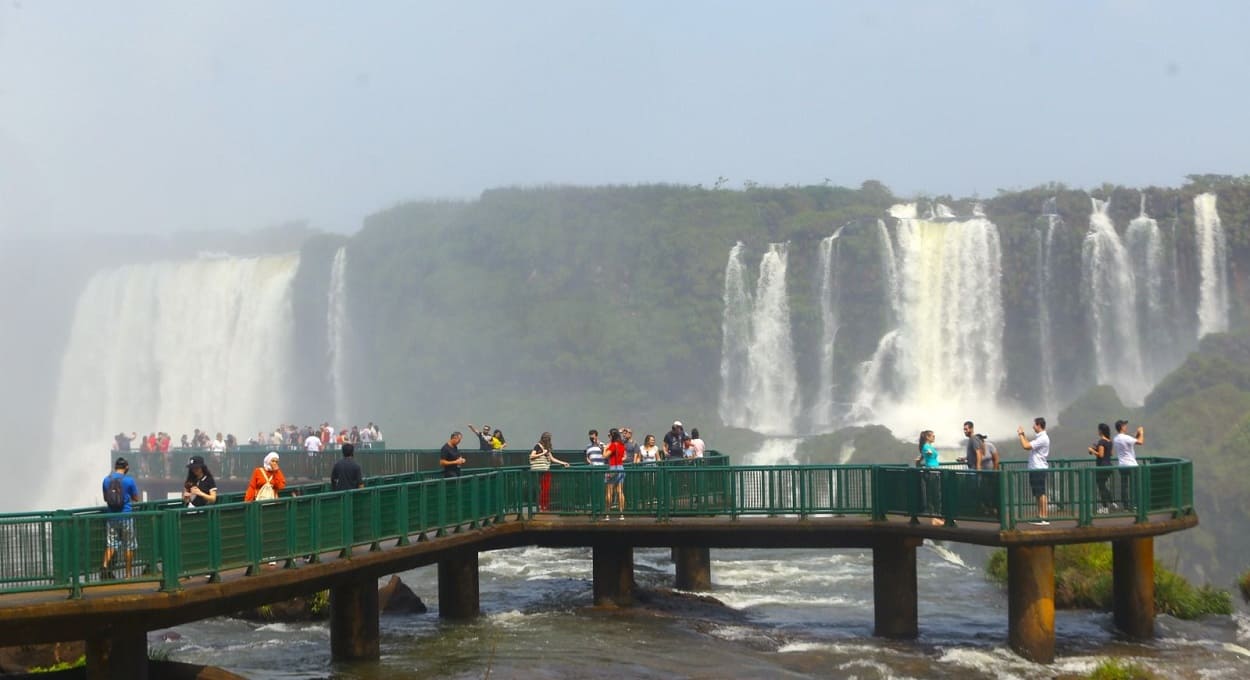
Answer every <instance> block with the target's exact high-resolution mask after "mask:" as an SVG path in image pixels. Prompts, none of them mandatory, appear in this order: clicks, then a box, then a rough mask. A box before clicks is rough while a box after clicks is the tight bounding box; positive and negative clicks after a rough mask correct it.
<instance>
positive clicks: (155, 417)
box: [36, 254, 299, 507]
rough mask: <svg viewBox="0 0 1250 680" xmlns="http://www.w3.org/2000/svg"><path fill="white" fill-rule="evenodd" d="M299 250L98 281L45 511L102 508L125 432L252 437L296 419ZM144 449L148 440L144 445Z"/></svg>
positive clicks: (80, 337) (73, 334)
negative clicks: (109, 464)
mask: <svg viewBox="0 0 1250 680" xmlns="http://www.w3.org/2000/svg"><path fill="white" fill-rule="evenodd" d="M298 265H299V257H298V255H294V254H292V255H283V256H273V257H254V258H211V259H209V258H202V259H198V260H193V261H184V262H161V263H155V264H142V265H129V266H124V267H120V268H117V269H112V270H107V271H102V272H100V273H98V274H96V275H95V276H93V277H92V278H91V279H90V280H89V281H88V282H87V284H86V286H85V288H84V289H83V292H82V293H81V295H80V296H79V298H78V303H77V307H76V311H75V315H74V321H73V326H72V329H71V331H70V338H69V343H68V345H67V347H66V350H65V354H64V355H63V357H62V360H61V374H60V383H59V388H58V394H57V404H56V410H55V414H56V416H55V420H54V421H53V422H54V423H56V427H57V430H56V432H55V433H54V435H53V449H52V451H53V452H54V453H53V455H55V456H57V457H58V464H57V465H55V466H48V467H47V468H42V469H43V471H44V472H46V473H47V476H45V477H42V478H41V479H40V480H39V482H38V483H40V484H42V486H43V493H42V498H41V499H40V500H39V501H38V503H37V505H36V507H70V506H76V505H83V504H87V505H99V503H100V479H101V478H103V476H104V474H105V473H106V472H107V470H104V469H102V468H103V464H104V455H103V453H102V452H103V451H106V450H107V447H108V446H109V445H110V444H111V442H112V439H113V435H115V434H117V433H118V432H127V433H129V432H131V431H136V432H139V433H140V434H146V433H148V432H152V431H165V432H168V433H170V435H172V436H173V438H174V441H175V443H176V442H177V441H178V438H179V436H180V435H181V434H183V433H187V434H189V433H191V431H192V430H193V429H194V428H196V427H199V428H204V429H206V430H208V431H209V432H211V433H214V434H215V433H216V432H217V431H221V432H233V433H234V434H236V435H238V436H240V437H241V438H242V439H244V440H246V439H247V437H248V436H249V435H250V434H251V433H255V432H257V431H258V430H262V429H271V428H273V427H274V426H275V425H277V424H278V423H280V422H284V419H286V418H290V417H291V414H290V412H289V411H288V405H287V404H288V402H287V397H286V395H287V393H288V390H289V385H290V382H291V381H290V376H291V370H290V368H289V363H290V355H291V348H292V343H293V340H294V338H293V312H292V303H291V283H292V280H293V279H294V277H295V272H296V269H297V268H298ZM136 445H137V443H136Z"/></svg>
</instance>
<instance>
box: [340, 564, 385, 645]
mask: <svg viewBox="0 0 1250 680" xmlns="http://www.w3.org/2000/svg"><path fill="white" fill-rule="evenodd" d="M380 640H381V637H380V635H379V633H378V580H377V579H376V578H354V579H352V580H350V581H347V582H346V583H341V584H339V585H337V586H334V587H333V588H331V589H330V658H332V659H334V660H335V661H356V660H369V659H377V658H378V657H379V656H381V648H380Z"/></svg>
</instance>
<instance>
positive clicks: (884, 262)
mask: <svg viewBox="0 0 1250 680" xmlns="http://www.w3.org/2000/svg"><path fill="white" fill-rule="evenodd" d="M877 237H878V238H879V239H880V241H881V271H882V273H883V274H885V290H886V295H887V297H888V301H889V304H890V312H891V314H892V315H893V316H892V317H891V319H890V323H891V324H896V323H898V316H899V310H900V307H901V305H902V300H901V295H900V293H899V287H898V260H897V259H896V258H895V257H894V242H893V241H892V240H890V232H889V230H887V229H886V228H885V220H877Z"/></svg>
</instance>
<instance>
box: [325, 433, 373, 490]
mask: <svg viewBox="0 0 1250 680" xmlns="http://www.w3.org/2000/svg"><path fill="white" fill-rule="evenodd" d="M330 488H331V489H333V490H335V491H350V490H351V489H363V488H365V475H364V472H362V471H361V469H360V463H357V462H356V447H355V446H354V445H352V444H344V445H343V457H342V458H340V459H339V460H338V462H337V463H335V464H334V469H332V470H330Z"/></svg>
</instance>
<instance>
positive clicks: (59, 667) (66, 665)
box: [27, 655, 87, 673]
mask: <svg viewBox="0 0 1250 680" xmlns="http://www.w3.org/2000/svg"><path fill="white" fill-rule="evenodd" d="M86 665H87V657H86V655H83V656H80V657H78V658H77V659H76V660H74V661H62V662H61V663H54V664H52V665H51V666H31V667H30V668H29V669H27V672H28V673H56V672H57V671H67V670H69V669H71V668H80V667H82V666H86Z"/></svg>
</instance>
